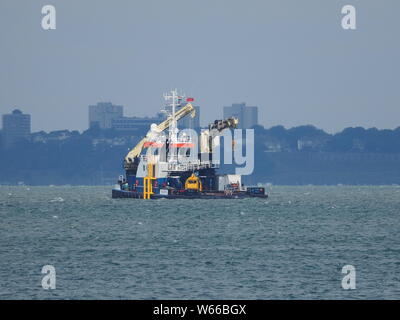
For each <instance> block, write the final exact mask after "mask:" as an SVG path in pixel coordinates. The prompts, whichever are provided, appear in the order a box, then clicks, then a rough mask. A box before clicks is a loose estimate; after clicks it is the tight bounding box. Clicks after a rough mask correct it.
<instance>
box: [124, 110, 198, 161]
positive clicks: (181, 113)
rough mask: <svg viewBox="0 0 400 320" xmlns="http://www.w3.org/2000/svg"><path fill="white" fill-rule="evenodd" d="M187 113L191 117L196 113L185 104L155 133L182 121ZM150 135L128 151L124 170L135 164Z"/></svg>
mask: <svg viewBox="0 0 400 320" xmlns="http://www.w3.org/2000/svg"><path fill="white" fill-rule="evenodd" d="M189 113H191V116H192V117H194V116H195V114H196V111H195V109H194V107H193V106H192V104H191V103H187V104H186V105H185V106H184V107H182V108H181V109H179V110H178V111H177V112H176V113H175V119H174V117H173V116H169V117H168V118H167V119H166V120H165V121H163V122H161V123H160V124H159V125H158V126H157V127H156V131H157V132H162V131H164V130H166V129H167V128H169V127H170V126H171V124H172V122H173V121H174V120H175V121H178V120H180V119H182V118H183V117H185V116H187V115H188V114H189ZM150 138H151V135H149V134H147V135H146V137H144V138H143V139H142V140H140V142H139V143H138V144H137V145H136V146H135V147H134V148H133V149H132V150H130V151H129V153H128V154H127V155H126V157H125V163H124V166H125V169H129V168H130V167H131V165H133V163H134V162H135V159H137V158H138V157H139V156H140V154H141V153H142V151H143V149H144V148H145V147H144V145H145V143H146V142H148V141H150Z"/></svg>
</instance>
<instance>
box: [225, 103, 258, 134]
mask: <svg viewBox="0 0 400 320" xmlns="http://www.w3.org/2000/svg"><path fill="white" fill-rule="evenodd" d="M229 117H235V118H238V119H239V125H238V128H240V129H249V128H252V127H253V126H255V125H258V107H250V106H246V103H245V102H242V103H233V104H232V106H228V107H224V119H226V118H229Z"/></svg>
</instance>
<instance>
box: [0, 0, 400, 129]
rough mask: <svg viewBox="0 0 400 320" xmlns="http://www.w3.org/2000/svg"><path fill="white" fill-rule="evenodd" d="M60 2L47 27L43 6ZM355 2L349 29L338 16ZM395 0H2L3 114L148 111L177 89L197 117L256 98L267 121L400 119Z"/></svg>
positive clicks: (65, 117)
mask: <svg viewBox="0 0 400 320" xmlns="http://www.w3.org/2000/svg"><path fill="white" fill-rule="evenodd" d="M48 4H51V5H54V6H55V8H56V29H55V30H43V29H42V27H41V20H42V17H43V16H44V15H43V14H42V13H41V9H42V7H43V6H44V5H48ZM348 4H350V5H353V6H354V7H355V8H356V17H357V20H356V23H357V29H356V30H344V29H343V28H342V26H341V19H342V17H343V14H342V13H341V9H342V7H343V6H344V5H348ZM399 11H400V1H398V0H358V1H357V0H346V1H339V0H329V1H321V0H276V1H275V0H274V1H272V0H271V1H269V0H202V1H198V0H142V1H139V0H113V1H111V0H107V1H106V0H85V1H79V0H68V1H65V0H45V1H41V0H29V1H28V0H1V2H0V114H4V113H9V112H11V111H12V110H13V109H15V108H19V109H21V110H22V111H23V112H24V113H30V114H31V115H32V130H33V131H39V130H45V131H51V130H62V129H70V130H81V131H82V130H85V129H87V127H88V105H90V104H96V103H97V102H99V101H111V102H112V103H114V104H119V105H123V106H124V107H125V115H127V116H133V115H136V116H145V115H148V116H152V115H155V114H156V113H157V112H158V111H159V109H160V107H161V106H162V104H163V98H162V94H163V93H164V92H166V91H168V90H170V89H172V88H178V89H181V90H182V91H184V92H185V93H186V94H187V95H188V96H193V97H194V98H195V99H196V104H198V105H200V107H201V123H202V124H203V125H206V124H207V123H208V122H211V121H213V120H214V119H220V118H222V107H223V106H224V105H230V104H232V103H236V102H246V103H247V104H248V105H252V106H253V105H256V106H258V107H259V123H260V124H261V125H264V126H265V127H267V128H268V127H271V126H274V125H284V126H285V127H293V126H298V125H306V124H312V125H315V126H316V127H319V128H322V129H324V130H326V131H328V132H338V131H340V130H342V129H343V128H345V127H350V126H364V127H367V128H369V127H377V128H396V127H398V126H400V90H399V83H400V81H399V80H400V79H399V78H400V63H399V57H400V41H399V39H400V38H399V30H400V19H399V18H398V15H399Z"/></svg>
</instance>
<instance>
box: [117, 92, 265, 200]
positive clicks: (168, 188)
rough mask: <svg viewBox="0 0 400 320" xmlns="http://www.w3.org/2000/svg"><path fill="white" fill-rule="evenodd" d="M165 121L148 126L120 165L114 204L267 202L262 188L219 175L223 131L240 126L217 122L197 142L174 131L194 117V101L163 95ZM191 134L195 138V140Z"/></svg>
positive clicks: (234, 120) (234, 121)
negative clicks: (127, 201)
mask: <svg viewBox="0 0 400 320" xmlns="http://www.w3.org/2000/svg"><path fill="white" fill-rule="evenodd" d="M164 99H165V106H164V109H163V110H162V112H164V113H165V114H166V118H165V120H164V121H163V122H161V123H160V124H158V125H157V124H152V125H151V126H150V130H149V131H148V133H147V134H146V136H145V137H144V138H143V139H142V140H140V141H139V143H138V144H137V145H136V146H135V147H134V148H132V149H131V150H130V151H129V152H128V154H127V155H126V157H125V159H124V165H123V167H124V170H125V175H120V176H119V178H118V183H117V184H116V185H115V187H114V188H113V189H112V198H136V199H147V200H148V199H242V198H267V197H268V195H267V194H266V192H265V188H264V187H259V186H245V185H244V184H243V183H242V176H241V175H239V174H218V169H219V168H220V162H219V159H216V157H214V150H216V149H215V148H216V147H218V146H219V143H220V137H221V135H222V134H223V132H224V131H225V130H230V129H235V128H237V126H238V123H239V120H238V119H237V118H234V117H230V118H228V119H224V120H215V121H214V122H213V123H211V124H210V125H209V126H208V129H206V130H201V133H200V135H199V137H198V136H197V133H196V132H194V130H192V131H190V132H189V134H187V132H186V131H187V130H185V129H184V130H180V129H179V128H178V121H179V120H181V119H183V118H184V117H188V116H190V117H194V116H195V112H196V111H195V108H194V107H193V105H192V102H193V101H194V98H190V97H189V98H186V96H185V95H183V94H179V93H178V91H177V90H176V89H175V90H171V91H170V92H169V93H167V94H164ZM193 132H194V134H193Z"/></svg>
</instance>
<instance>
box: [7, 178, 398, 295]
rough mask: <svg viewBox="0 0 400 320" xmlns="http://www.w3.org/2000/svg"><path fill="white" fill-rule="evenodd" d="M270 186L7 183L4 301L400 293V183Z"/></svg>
mask: <svg viewBox="0 0 400 320" xmlns="http://www.w3.org/2000/svg"><path fill="white" fill-rule="evenodd" d="M268 194H269V198H268V199H255V198H252V199H235V200H218V199H216V200H201V199H199V200H138V199H112V198H111V187H87V186H54V187H52V186H50V187H32V186H31V187H28V186H16V187H8V186H2V187H0V299H399V298H400V212H399V211H400V186H269V188H268ZM45 266H52V267H53V268H54V270H53V273H52V276H54V277H53V278H52V281H53V282H49V281H47V280H48V278H46V277H47V276H48V275H49V273H46V272H47V271H46V270H48V269H46V267H45ZM346 266H347V267H346ZM349 266H350V267H349ZM43 267H45V268H44V269H43ZM349 268H350V269H351V270H352V271H351V277H352V278H351V281H350V280H349V278H346V277H348V276H349V275H350V273H349V272H350V271H348V270H350V269H349ZM346 270H347V271H346ZM42 271H43V272H44V273H42ZM45 279H47V280H46V281H45ZM349 281H350V282H351V287H350V288H349V286H346V285H345V284H346V283H347V284H349V283H350V282H349ZM46 283H47V287H46ZM49 283H52V287H50V288H49V286H48V284H49Z"/></svg>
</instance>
